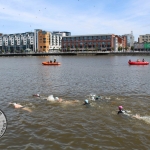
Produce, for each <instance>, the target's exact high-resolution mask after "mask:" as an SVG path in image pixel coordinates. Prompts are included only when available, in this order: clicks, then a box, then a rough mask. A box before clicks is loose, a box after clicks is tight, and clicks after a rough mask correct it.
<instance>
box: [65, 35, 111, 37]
mask: <svg viewBox="0 0 150 150" xmlns="http://www.w3.org/2000/svg"><path fill="white" fill-rule="evenodd" d="M108 35H114V34H87V35H72V36H64V37H82V36H108Z"/></svg>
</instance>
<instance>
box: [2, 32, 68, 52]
mask: <svg viewBox="0 0 150 150" xmlns="http://www.w3.org/2000/svg"><path fill="white" fill-rule="evenodd" d="M68 35H69V36H70V35H71V33H70V32H66V31H62V32H60V31H54V32H49V31H44V30H41V29H35V30H34V32H25V33H15V34H2V33H0V52H4V53H7V52H10V53H22V52H29V51H32V52H49V51H51V50H60V49H61V40H62V37H63V36H68Z"/></svg>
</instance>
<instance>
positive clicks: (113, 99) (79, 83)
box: [0, 56, 150, 150]
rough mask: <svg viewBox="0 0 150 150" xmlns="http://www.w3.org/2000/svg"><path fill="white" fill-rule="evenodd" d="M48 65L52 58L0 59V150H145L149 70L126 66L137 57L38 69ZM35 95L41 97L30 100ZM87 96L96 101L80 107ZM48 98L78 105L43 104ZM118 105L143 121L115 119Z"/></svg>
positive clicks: (67, 61) (149, 123) (79, 60)
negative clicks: (2, 119) (2, 128)
mask: <svg viewBox="0 0 150 150" xmlns="http://www.w3.org/2000/svg"><path fill="white" fill-rule="evenodd" d="M138 58H140V59H142V58H143V57H138ZM144 58H145V60H147V61H150V57H146V56H145V57H144ZM50 59H52V60H53V59H54V56H50V57H1V58H0V109H1V110H2V111H3V112H4V113H5V115H6V116H7V120H8V127H7V131H6V132H5V134H4V136H3V137H2V138H1V139H0V140H1V142H0V149H8V150H31V149H33V150H38V149H42V150H43V149H44V150H45V149H46V150H47V149H51V150H59V149H62V150H77V149H78V150H82V149H86V150H97V149H102V150H127V149H132V150H148V149H150V131H149V128H150V112H149V107H150V102H149V101H150V68H149V65H148V66H129V65H128V63H127V61H128V60H129V59H132V60H136V59H137V57H136V56H62V57H61V56H56V59H57V60H58V61H59V62H61V63H62V65H61V66H42V65H41V63H42V62H43V61H48V60H50ZM36 93H40V95H41V97H40V98H36V97H33V96H32V95H33V94H36ZM91 93H93V94H97V95H100V96H101V99H100V100H99V101H96V102H91V105H90V106H89V107H87V106H85V105H82V104H83V101H84V100H85V99H86V98H89V96H88V95H90V94H91ZM51 94H53V95H54V96H55V97H56V96H57V97H61V98H62V99H64V100H66V101H69V102H72V101H73V100H79V102H77V103H72V104H67V103H52V102H48V101H46V100H44V99H45V98H47V97H48V96H49V95H51ZM9 102H17V103H20V104H22V105H23V106H26V107H28V108H30V109H31V110H32V112H31V113H30V112H27V111H25V110H22V109H14V108H12V107H11V106H9V105H8V104H9ZM119 105H123V106H124V109H126V110H128V111H129V113H130V114H131V115H135V114H140V115H141V116H142V117H141V118H140V119H136V118H132V117H130V116H126V115H120V114H119V115H117V109H118V108H117V107H118V106H119Z"/></svg>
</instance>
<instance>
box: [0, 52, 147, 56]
mask: <svg viewBox="0 0 150 150" xmlns="http://www.w3.org/2000/svg"><path fill="white" fill-rule="evenodd" d="M51 55H55V56H59V55H62V56H63V55H68V56H75V55H76V56H80V55H84V56H86V55H95V56H96V55H114V56H143V55H145V56H146V55H148V56H150V52H51V53H9V54H8V53H7V54H0V57H11V56H51Z"/></svg>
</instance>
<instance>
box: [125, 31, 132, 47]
mask: <svg viewBox="0 0 150 150" xmlns="http://www.w3.org/2000/svg"><path fill="white" fill-rule="evenodd" d="M123 36H126V38H127V40H126V45H127V47H128V49H131V47H132V46H134V36H133V32H132V31H131V33H130V34H124V35H123Z"/></svg>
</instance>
